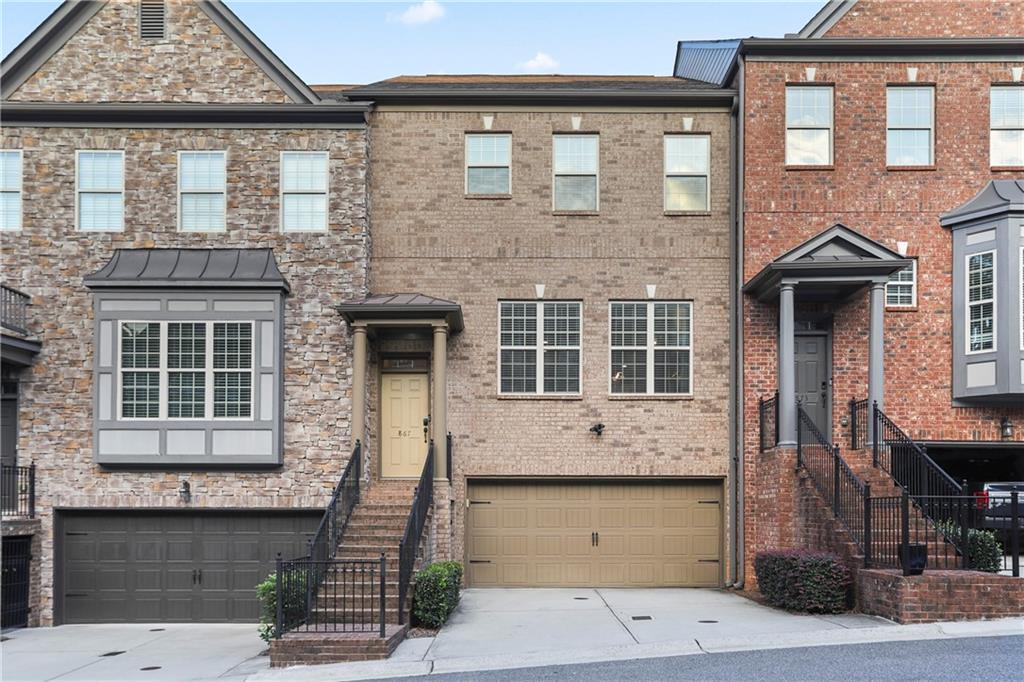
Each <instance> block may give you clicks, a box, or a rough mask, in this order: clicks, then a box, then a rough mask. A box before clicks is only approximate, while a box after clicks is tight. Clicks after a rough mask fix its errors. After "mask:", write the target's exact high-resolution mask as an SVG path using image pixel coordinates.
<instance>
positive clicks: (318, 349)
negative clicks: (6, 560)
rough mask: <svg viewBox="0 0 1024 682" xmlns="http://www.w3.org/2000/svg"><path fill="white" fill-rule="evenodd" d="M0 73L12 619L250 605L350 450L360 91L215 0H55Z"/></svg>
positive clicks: (230, 613)
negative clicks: (24, 482) (25, 541)
mask: <svg viewBox="0 0 1024 682" xmlns="http://www.w3.org/2000/svg"><path fill="white" fill-rule="evenodd" d="M154 8H155V9H154ZM154 11H156V14H153V12H154ZM140 12H147V14H146V16H145V17H140ZM2 87H3V93H2V94H3V102H2V108H3V118H4V125H3V131H2V141H0V149H2V150H3V151H2V154H3V165H4V177H5V186H4V190H5V192H8V190H14V191H13V192H10V193H7V194H5V212H4V218H3V220H4V224H3V228H4V229H3V231H2V232H0V238H2V240H3V248H2V261H0V263H2V265H0V267H2V269H3V273H4V284H5V285H6V286H10V287H12V288H15V289H17V290H20V291H21V292H24V293H25V294H27V295H28V296H29V297H30V298H31V304H30V305H29V306H28V315H27V321H26V322H25V326H26V328H27V334H26V335H25V337H26V338H27V339H28V342H31V343H35V344H36V346H37V348H36V355H35V357H34V361H30V362H26V363H22V364H27V365H28V366H27V367H24V368H23V369H20V370H19V369H17V368H16V367H15V366H14V365H9V363H8V359H9V353H8V350H9V348H13V346H16V345H18V343H19V341H23V340H21V339H16V338H15V336H16V335H14V334H8V330H6V329H5V334H4V360H5V366H4V369H5V387H10V390H5V398H13V397H15V396H16V402H13V403H10V404H11V405H16V415H17V417H16V425H17V441H16V444H17V447H16V453H14V455H13V456H14V457H16V460H17V462H18V464H23V465H28V464H29V463H34V465H35V467H36V489H35V495H36V509H35V516H36V519H37V520H36V522H35V523H36V524H38V525H37V527H36V528H35V529H30V530H34V532H35V534H36V535H37V537H36V547H37V550H34V552H33V553H34V554H35V557H34V560H35V562H36V563H35V569H34V573H33V583H34V585H33V599H34V603H32V604H31V605H30V606H31V611H30V613H29V622H30V623H32V624H43V625H46V624H59V623H74V622H97V621H99V622H110V621H115V622H116V621H132V620H135V621H143V622H145V621H174V620H182V621H187V620H214V621H216V620H243V621H245V620H250V621H251V620H255V618H256V615H257V605H256V603H255V595H254V590H253V586H254V585H255V583H256V582H258V581H259V580H261V579H263V578H264V577H265V576H266V574H267V573H269V572H270V571H272V570H273V565H274V557H275V555H276V553H277V552H283V553H284V554H285V555H286V556H287V555H298V554H300V553H301V552H302V551H303V550H304V549H305V543H306V540H307V539H308V537H309V535H310V533H311V532H312V531H313V530H315V528H316V524H317V523H318V522H319V519H320V516H321V515H322V514H323V508H324V505H325V504H326V501H327V499H328V498H329V497H330V494H331V490H332V488H333V486H334V484H335V483H336V481H337V479H338V476H339V475H340V472H341V471H342V470H343V469H344V467H345V465H346V463H347V462H348V459H349V456H350V452H351V442H350V434H351V424H350V413H351V410H350V391H351V381H352V377H351V363H350V346H351V342H350V340H349V338H348V332H347V330H346V328H345V326H344V324H343V321H342V319H341V318H340V317H339V315H338V314H337V312H336V311H335V310H334V308H333V306H334V305H336V304H337V303H338V302H340V301H343V300H348V299H351V298H353V297H359V296H363V295H365V292H366V284H367V255H368V252H367V249H368V237H369V235H368V231H367V229H368V222H367V208H368V206H367V197H366V177H367V139H366V127H365V110H366V107H365V106H363V105H359V104H351V103H348V104H345V103H323V102H321V100H320V98H319V97H318V96H317V95H316V94H315V93H313V92H312V90H310V89H309V88H308V87H307V86H306V85H305V84H304V83H302V81H301V80H299V79H298V77H297V76H295V74H294V73H292V72H291V71H290V70H288V68H287V67H286V66H284V64H282V63H281V62H280V60H279V59H277V57H276V56H274V55H273V54H272V53H270V52H269V51H268V50H267V49H266V47H265V46H264V45H263V44H262V43H261V42H260V41H259V40H258V39H257V38H256V37H255V36H254V35H253V34H252V33H251V32H250V31H249V30H248V28H246V27H245V26H244V25H243V24H242V23H241V22H240V21H239V20H238V18H237V17H235V16H234V15H233V14H232V13H231V12H230V10H229V9H228V8H227V7H226V6H224V5H223V4H221V3H216V2H214V3H193V2H167V3H141V4H140V3H138V2H122V1H111V2H80V3H75V2H71V3H65V4H64V5H62V6H60V7H59V8H58V9H57V10H56V11H55V12H54V13H53V14H52V15H51V16H50V17H49V18H48V19H47V20H46V21H45V22H44V23H43V24H42V25H41V26H40V27H39V28H38V29H37V30H36V31H35V32H34V33H33V34H31V35H30V36H29V38H28V39H26V41H25V42H24V43H23V44H22V45H20V46H18V47H17V48H15V49H14V50H13V51H12V52H11V53H10V55H9V56H8V57H7V59H5V60H4V64H3V85H2ZM10 178H14V179H15V180H14V181H13V182H8V180H9V179H10ZM22 345H24V343H22ZM228 369H232V370H234V371H227V370H228ZM129 370H130V371H129ZM176 370H177V371H176ZM185 370H190V371H185ZM12 393H13V394H14V396H12V395H11V394H12ZM7 406H8V401H7V400H5V415H4V418H5V420H7V419H8V414H7V412H6V407H7ZM7 435H8V434H7V432H6V431H5V437H6V436H7ZM5 456H6V448H5ZM6 463H7V462H6V461H5V464H6ZM8 530H10V534H12V535H13V534H15V533H23V532H24V530H23V529H18V528H14V527H12V528H10V529H8V527H7V524H5V549H6V548H7V546H8V545H7V541H8V538H7V537H6V536H7V535H8Z"/></svg>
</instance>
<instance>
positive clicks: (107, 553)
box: [58, 510, 320, 623]
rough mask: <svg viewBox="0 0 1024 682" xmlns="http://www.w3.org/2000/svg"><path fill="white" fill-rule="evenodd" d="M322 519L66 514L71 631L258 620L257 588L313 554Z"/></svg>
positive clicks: (66, 609) (63, 558)
mask: <svg viewBox="0 0 1024 682" xmlns="http://www.w3.org/2000/svg"><path fill="white" fill-rule="evenodd" d="M319 520H320V513H296V512H288V513H271V512H263V511H258V510H254V511H248V512H216V513H188V512H184V513H177V512H152V513H139V512H130V513H107V512H102V513H101V512H95V513H64V514H61V516H60V529H59V532H60V534H61V538H60V539H61V548H60V557H59V561H60V566H59V572H60V577H61V584H60V585H59V589H58V595H60V597H61V602H60V606H61V607H62V608H60V609H59V613H58V617H59V618H60V620H61V621H62V622H64V623H124V622H142V623H146V622H189V621H199V622H230V621H243V622H244V621H256V620H257V619H258V617H259V606H258V604H257V602H256V591H255V586H256V583H258V582H260V581H261V580H263V579H264V578H265V577H266V576H267V575H269V574H270V573H272V572H273V571H274V560H275V558H276V555H277V553H278V552H280V553H281V554H282V555H283V556H284V557H285V558H291V557H295V556H299V555H302V554H305V553H306V547H307V542H308V540H309V537H310V536H311V535H312V534H313V532H315V530H316V526H317V524H318V523H319Z"/></svg>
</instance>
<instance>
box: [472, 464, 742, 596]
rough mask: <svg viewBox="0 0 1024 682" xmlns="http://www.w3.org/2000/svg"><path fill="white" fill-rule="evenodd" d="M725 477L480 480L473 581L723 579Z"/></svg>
mask: <svg viewBox="0 0 1024 682" xmlns="http://www.w3.org/2000/svg"><path fill="white" fill-rule="evenodd" d="M721 498H722V485H721V483H720V482H717V481H714V482H705V481H658V482H650V481H646V482H624V481H607V482H592V481H536V482H527V481H494V482H491V481H477V482H471V483H470V485H469V512H468V513H469V518H468V528H467V535H468V538H467V539H468V545H467V563H468V566H467V568H468V579H469V584H470V585H471V586H473V587H499V586H500V587H527V586H529V587H559V586H561V587H569V586H573V587H585V586H595V587H612V586H620V587H621V586H629V587H668V586H678V587H717V586H718V585H720V584H721V577H720V562H721V518H722V499H721Z"/></svg>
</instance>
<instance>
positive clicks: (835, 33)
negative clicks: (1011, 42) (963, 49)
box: [825, 0, 1024, 38]
mask: <svg viewBox="0 0 1024 682" xmlns="http://www.w3.org/2000/svg"><path fill="white" fill-rule="evenodd" d="M825 35H826V37H828V38H868V37H870V38H888V37H893V36H906V37H912V36H914V37H937V38H954V37H955V38H970V37H990V36H1008V35H1018V36H1019V35H1024V2H1021V1H1020V0H1011V1H1010V2H995V1H994V0H963V1H961V2H945V1H943V0H912V1H910V2H907V1H904V0H860V1H859V2H858V3H857V4H856V5H854V6H853V9H851V10H850V11H849V12H847V13H846V15H845V16H844V17H843V18H842V19H840V20H839V22H838V23H837V24H836V25H835V26H833V27H832V28H831V29H829V30H828V31H827V32H826V33H825Z"/></svg>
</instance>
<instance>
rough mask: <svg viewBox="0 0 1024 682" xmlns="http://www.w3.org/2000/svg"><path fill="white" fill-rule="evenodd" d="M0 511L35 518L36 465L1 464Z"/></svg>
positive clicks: (7, 514)
mask: <svg viewBox="0 0 1024 682" xmlns="http://www.w3.org/2000/svg"><path fill="white" fill-rule="evenodd" d="M0 513H2V514H3V516H19V517H24V518H29V519H31V518H35V515H36V465H35V464H30V465H29V466H27V467H19V466H10V465H8V464H4V465H3V466H0Z"/></svg>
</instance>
